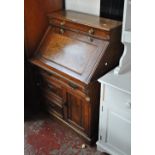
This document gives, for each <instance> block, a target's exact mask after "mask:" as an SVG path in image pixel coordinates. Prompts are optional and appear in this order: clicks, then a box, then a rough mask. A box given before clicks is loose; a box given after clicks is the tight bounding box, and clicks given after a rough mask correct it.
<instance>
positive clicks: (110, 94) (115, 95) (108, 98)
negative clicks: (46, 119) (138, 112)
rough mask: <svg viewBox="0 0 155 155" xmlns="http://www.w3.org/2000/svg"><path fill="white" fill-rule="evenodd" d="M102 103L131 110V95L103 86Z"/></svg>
mask: <svg viewBox="0 0 155 155" xmlns="http://www.w3.org/2000/svg"><path fill="white" fill-rule="evenodd" d="M103 101H104V102H106V103H108V104H109V105H112V106H117V107H121V108H125V109H131V95H130V94H128V93H125V92H123V91H121V90H119V89H116V88H113V87H111V86H107V85H106V86H105V90H104V95H103Z"/></svg>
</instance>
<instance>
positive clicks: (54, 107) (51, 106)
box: [46, 100, 63, 118]
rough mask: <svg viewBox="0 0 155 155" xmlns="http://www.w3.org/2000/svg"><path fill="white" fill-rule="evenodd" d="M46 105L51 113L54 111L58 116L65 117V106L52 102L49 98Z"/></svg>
mask: <svg viewBox="0 0 155 155" xmlns="http://www.w3.org/2000/svg"><path fill="white" fill-rule="evenodd" d="M46 107H47V111H48V112H49V113H54V114H56V115H57V116H59V117H61V118H63V108H62V107H60V106H58V105H56V104H54V103H52V102H51V101H49V100H47V101H46Z"/></svg>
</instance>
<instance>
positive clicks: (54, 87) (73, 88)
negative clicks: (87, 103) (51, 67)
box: [40, 70, 87, 99]
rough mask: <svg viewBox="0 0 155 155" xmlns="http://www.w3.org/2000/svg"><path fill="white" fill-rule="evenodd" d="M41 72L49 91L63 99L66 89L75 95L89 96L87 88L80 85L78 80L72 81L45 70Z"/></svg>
mask: <svg viewBox="0 0 155 155" xmlns="http://www.w3.org/2000/svg"><path fill="white" fill-rule="evenodd" d="M40 74H41V75H42V78H43V81H44V83H45V84H44V85H45V87H47V88H46V89H49V91H51V92H53V93H55V94H56V95H58V96H59V97H60V98H62V99H63V97H64V93H65V92H64V91H65V90H67V91H70V92H71V93H73V94H75V95H78V96H81V97H84V98H87V95H86V93H87V92H86V88H85V87H83V86H80V85H78V84H77V83H76V82H72V81H70V80H67V79H65V78H62V77H59V76H57V75H55V74H54V73H53V74H51V73H49V72H47V71H44V70H40ZM50 87H51V88H50ZM64 89H65V90H64ZM62 96H63V97H62Z"/></svg>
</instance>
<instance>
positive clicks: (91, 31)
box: [88, 28, 95, 42]
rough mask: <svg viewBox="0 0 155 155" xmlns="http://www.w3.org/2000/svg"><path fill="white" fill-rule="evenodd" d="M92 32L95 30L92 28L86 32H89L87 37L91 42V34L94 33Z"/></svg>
mask: <svg viewBox="0 0 155 155" xmlns="http://www.w3.org/2000/svg"><path fill="white" fill-rule="evenodd" d="M94 33H95V30H94V29H93V28H91V29H90V30H89V31H88V34H89V37H88V39H89V40H90V41H91V42H93V37H92V35H94Z"/></svg>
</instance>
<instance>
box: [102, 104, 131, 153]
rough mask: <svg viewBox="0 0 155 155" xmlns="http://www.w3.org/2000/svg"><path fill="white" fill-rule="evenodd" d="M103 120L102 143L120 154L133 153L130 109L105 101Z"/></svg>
mask: <svg viewBox="0 0 155 155" xmlns="http://www.w3.org/2000/svg"><path fill="white" fill-rule="evenodd" d="M104 105H105V106H104V108H103V109H104V110H103V118H102V119H103V120H102V125H103V126H102V131H101V136H102V140H101V141H102V144H103V145H104V147H105V148H107V149H108V150H111V151H113V152H115V153H116V154H119V155H129V154H131V152H130V151H131V148H130V143H131V139H130V137H131V129H130V127H131V122H130V111H129V110H124V109H121V107H115V106H109V105H108V106H107V103H104Z"/></svg>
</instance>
